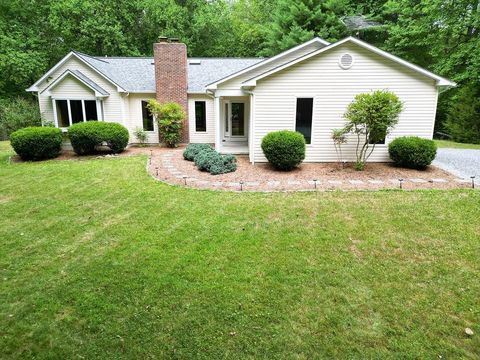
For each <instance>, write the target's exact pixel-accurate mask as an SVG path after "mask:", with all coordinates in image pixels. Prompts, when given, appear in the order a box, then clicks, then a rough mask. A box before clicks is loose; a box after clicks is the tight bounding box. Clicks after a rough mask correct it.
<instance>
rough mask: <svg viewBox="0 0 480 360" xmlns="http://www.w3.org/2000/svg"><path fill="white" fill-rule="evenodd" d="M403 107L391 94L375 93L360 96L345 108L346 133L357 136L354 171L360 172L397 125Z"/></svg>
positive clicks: (385, 92)
mask: <svg viewBox="0 0 480 360" xmlns="http://www.w3.org/2000/svg"><path fill="white" fill-rule="evenodd" d="M402 108H403V104H402V102H401V101H400V99H399V98H398V97H397V95H395V94H394V93H393V92H390V91H385V90H376V91H373V92H371V93H362V94H358V95H357V96H355V99H354V101H353V102H352V103H350V105H348V108H347V111H346V112H345V114H344V115H343V116H344V118H345V119H346V120H348V123H347V125H346V126H345V127H344V131H345V133H353V134H355V135H356V136H357V146H356V150H355V154H356V163H355V169H356V170H363V169H364V168H365V163H366V162H367V160H368V158H369V157H370V155H372V152H373V150H374V149H375V145H376V144H378V143H382V142H383V141H384V140H385V137H386V136H387V135H388V134H389V133H390V131H391V130H392V128H393V127H394V126H395V125H396V124H397V123H398V117H399V115H400V113H401V111H402Z"/></svg>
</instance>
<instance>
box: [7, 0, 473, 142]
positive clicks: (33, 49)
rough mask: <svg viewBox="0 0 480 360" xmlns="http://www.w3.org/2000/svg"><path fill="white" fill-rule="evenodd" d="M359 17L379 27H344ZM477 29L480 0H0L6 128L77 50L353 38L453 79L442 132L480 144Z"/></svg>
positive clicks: (247, 52) (263, 45)
mask: <svg viewBox="0 0 480 360" xmlns="http://www.w3.org/2000/svg"><path fill="white" fill-rule="evenodd" d="M359 15H361V16H363V18H364V19H368V20H370V21H372V22H374V24H375V26H371V27H368V28H367V29H357V28H354V27H352V26H346V25H345V19H346V17H350V16H359ZM479 28H480V0H363V1H362V0H325V1H320V0H276V1H275V0H128V1H125V0H0V107H1V108H0V122H1V121H2V114H3V116H7V115H8V114H6V110H5V109H7V108H8V109H9V110H8V111H14V109H15V106H5V104H11V103H12V102H13V101H19V100H18V97H21V98H29V97H31V95H30V94H28V93H26V92H25V89H26V88H27V87H28V86H30V85H31V84H33V83H34V82H35V81H36V80H37V79H38V78H39V77H40V76H41V75H42V74H43V73H45V71H46V70H48V69H49V68H50V67H52V66H53V65H54V64H55V63H56V62H57V61H58V60H60V59H61V58H62V57H63V56H65V55H66V54H67V53H68V52H69V51H70V50H72V49H75V50H78V51H81V52H84V53H87V54H91V55H100V56H104V55H108V56H151V55H152V44H153V43H154V42H155V41H156V39H157V38H158V36H159V35H165V36H168V37H176V38H179V39H180V40H181V41H183V42H185V43H186V44H187V46H188V55H189V56H198V57H200V56H204V57H214V56H221V57H231V56H238V57H247V56H271V55H274V54H277V53H278V52H280V51H282V50H285V49H288V48H290V47H292V46H295V45H297V44H299V43H301V42H304V41H307V40H309V39H311V38H312V37H314V36H320V37H322V38H324V39H326V40H328V41H330V42H334V41H336V40H339V39H341V38H343V37H345V36H349V35H353V36H358V37H360V38H361V39H362V40H365V41H367V42H369V43H371V44H373V45H375V46H378V47H379V48H381V49H383V50H386V51H389V52H391V53H393V54H395V55H398V56H400V57H402V58H404V59H406V60H408V61H411V62H413V63H415V64H417V65H420V66H422V67H424V68H426V69H429V70H431V71H433V72H435V73H438V74H440V75H442V76H444V77H447V78H449V79H451V80H454V81H456V82H457V83H458V87H457V88H455V89H451V90H448V91H446V92H444V93H442V94H441V96H440V100H439V104H438V111H437V123H436V131H437V132H443V133H447V134H450V135H452V136H453V137H454V139H455V140H457V141H463V142H473V143H480V36H479ZM13 99H15V100H13ZM19 103H25V101H24V99H23V100H22V101H20V102H19ZM2 108H3V110H2ZM12 109H13V110H12Z"/></svg>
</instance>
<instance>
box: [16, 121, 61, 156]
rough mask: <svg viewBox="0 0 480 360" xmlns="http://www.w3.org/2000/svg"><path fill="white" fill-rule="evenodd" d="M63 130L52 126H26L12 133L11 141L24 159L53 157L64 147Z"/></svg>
mask: <svg viewBox="0 0 480 360" xmlns="http://www.w3.org/2000/svg"><path fill="white" fill-rule="evenodd" d="M62 141H63V136H62V131H61V130H60V129H57V128H52V127H26V128H23V129H20V130H17V131H15V132H13V133H12V134H11V135H10V143H11V145H12V147H13V149H14V150H15V152H16V153H17V154H18V155H20V157H21V158H22V159H23V160H44V159H52V158H54V157H57V156H58V154H60V150H61V149H62Z"/></svg>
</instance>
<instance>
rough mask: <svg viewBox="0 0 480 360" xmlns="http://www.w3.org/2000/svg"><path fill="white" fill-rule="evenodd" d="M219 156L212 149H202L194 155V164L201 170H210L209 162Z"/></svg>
mask: <svg viewBox="0 0 480 360" xmlns="http://www.w3.org/2000/svg"><path fill="white" fill-rule="evenodd" d="M218 156H220V154H219V153H218V152H216V151H215V150H214V149H212V148H210V149H203V150H202V151H199V152H198V153H197V155H195V158H194V161H195V166H196V167H197V168H198V169H199V170H201V171H210V164H211V163H212V162H213V161H215V158H217V157H218Z"/></svg>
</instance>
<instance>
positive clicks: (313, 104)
mask: <svg viewBox="0 0 480 360" xmlns="http://www.w3.org/2000/svg"><path fill="white" fill-rule="evenodd" d="M307 98H308V99H312V128H311V134H310V144H305V145H306V147H307V148H310V147H313V146H314V144H313V134H314V133H315V132H314V130H315V110H316V107H317V96H315V95H312V94H297V95H295V97H294V101H295V102H294V104H293V106H294V112H293V131H297V100H298V99H307Z"/></svg>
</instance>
